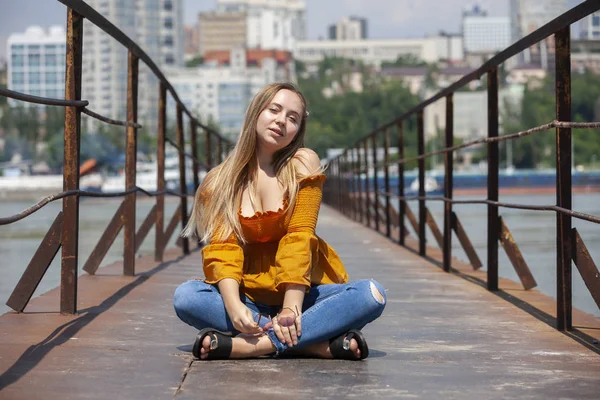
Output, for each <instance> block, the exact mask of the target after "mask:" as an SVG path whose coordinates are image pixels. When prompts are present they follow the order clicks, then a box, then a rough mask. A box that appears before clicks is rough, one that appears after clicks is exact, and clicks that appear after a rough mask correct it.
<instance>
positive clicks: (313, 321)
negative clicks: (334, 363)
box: [173, 279, 386, 355]
mask: <svg viewBox="0 0 600 400" xmlns="http://www.w3.org/2000/svg"><path fill="white" fill-rule="evenodd" d="M379 294H380V295H379ZM240 299H241V300H242V302H243V303H244V304H245V305H246V306H247V307H248V308H249V309H250V310H252V314H253V317H254V320H255V321H258V319H259V318H258V314H262V315H269V316H271V317H273V316H275V315H276V314H277V312H278V311H279V310H280V307H279V306H269V305H265V304H261V303H255V302H253V301H252V300H250V299H249V298H248V297H246V296H245V295H244V294H242V293H240ZM385 304H386V294H385V289H384V288H383V286H382V285H381V284H380V283H379V282H377V281H374V280H367V279H365V280H360V281H356V282H350V283H345V284H331V285H318V286H313V287H311V288H310V291H309V292H308V293H307V294H306V295H305V296H304V303H303V304H302V336H300V337H299V338H298V344H297V345H296V346H294V347H293V349H294V350H296V349H301V348H302V347H304V346H308V345H311V344H315V343H320V342H324V341H328V340H329V339H332V338H335V337H337V336H339V335H341V334H342V333H344V332H347V331H348V330H350V329H362V328H363V327H364V326H365V325H366V324H368V323H369V322H371V321H374V320H375V319H376V318H378V317H379V316H380V315H381V313H382V312H383V309H384V308H385ZM173 305H174V307H175V312H176V313H177V316H178V317H179V318H180V319H181V320H182V321H183V322H185V323H187V324H189V325H191V326H193V327H195V328H196V329H204V328H208V327H210V328H215V329H218V330H220V331H230V332H233V333H234V335H236V334H238V333H239V331H237V330H236V329H235V328H234V327H233V324H232V323H231V320H230V319H229V316H228V315H227V311H226V310H225V304H224V303H223V298H222V297H221V293H219V288H218V287H217V286H216V285H211V284H208V283H205V282H203V281H200V280H190V281H187V282H185V283H183V284H181V285H180V286H179V287H178V288H177V289H176V290H175V295H174V297H173ZM267 322H268V319H267V318H261V319H260V326H261V327H262V326H264V325H266V324H267ZM266 333H267V334H268V335H269V338H270V339H271V341H272V342H273V344H274V346H275V348H276V355H282V354H284V353H285V352H286V351H287V350H288V346H287V345H286V344H285V343H282V342H281V341H280V340H279V339H278V338H277V335H276V334H275V332H274V331H273V329H269V330H268V331H267V332H266Z"/></svg>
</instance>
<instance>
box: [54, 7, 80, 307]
mask: <svg viewBox="0 0 600 400" xmlns="http://www.w3.org/2000/svg"><path fill="white" fill-rule="evenodd" d="M82 36H83V17H82V16H81V15H79V14H78V13H77V12H75V11H74V10H73V9H71V8H69V9H68V11H67V43H66V45H67V51H66V57H65V68H66V70H65V100H69V101H71V100H81V72H82V67H81V62H82V46H83V37H82ZM64 126H65V131H64V166H63V190H64V191H68V190H78V189H79V143H80V133H81V131H80V128H81V111H80V109H78V108H77V107H66V108H65V124H64ZM62 211H63V214H64V216H63V218H64V220H63V232H62V237H61V242H62V255H61V258H62V259H61V272H60V282H61V284H60V288H61V290H60V312H61V314H75V312H76V311H77V260H78V247H79V246H78V241H79V196H70V197H65V198H64V199H63V210H62Z"/></svg>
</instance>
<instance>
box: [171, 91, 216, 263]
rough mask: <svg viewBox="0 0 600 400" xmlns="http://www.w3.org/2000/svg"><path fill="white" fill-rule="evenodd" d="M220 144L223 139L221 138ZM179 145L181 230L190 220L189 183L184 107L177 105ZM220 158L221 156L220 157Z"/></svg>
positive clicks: (186, 249)
mask: <svg viewBox="0 0 600 400" xmlns="http://www.w3.org/2000/svg"><path fill="white" fill-rule="evenodd" d="M219 143H221V139H220V138H219ZM177 145H178V146H179V152H178V154H179V191H180V192H181V193H182V194H183V196H182V197H181V200H180V201H181V207H180V211H181V218H180V219H181V229H182V230H183V228H185V225H186V224H187V220H188V215H187V212H188V209H187V183H186V180H185V154H184V150H185V140H184V133H183V107H182V105H181V104H179V103H177ZM219 147H220V144H219ZM219 157H220V156H219ZM189 253H190V241H189V239H188V238H183V254H189Z"/></svg>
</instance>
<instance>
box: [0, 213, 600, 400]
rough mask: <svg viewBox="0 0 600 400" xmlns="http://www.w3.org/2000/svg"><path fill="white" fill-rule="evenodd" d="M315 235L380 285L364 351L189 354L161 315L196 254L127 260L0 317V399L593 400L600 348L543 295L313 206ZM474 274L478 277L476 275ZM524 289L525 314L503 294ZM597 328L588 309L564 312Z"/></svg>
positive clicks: (170, 318)
mask: <svg viewBox="0 0 600 400" xmlns="http://www.w3.org/2000/svg"><path fill="white" fill-rule="evenodd" d="M318 233H319V234H320V235H321V236H323V237H324V238H325V239H326V240H327V241H328V242H330V243H331V244H332V245H333V246H334V248H336V250H337V251H338V252H339V253H340V255H341V257H342V259H343V260H344V261H345V263H346V265H347V268H348V270H349V273H350V276H351V279H362V278H374V279H377V280H379V281H380V282H382V283H383V284H384V286H385V287H386V289H387V296H388V304H387V307H386V309H385V311H384V314H383V316H382V317H381V319H379V320H378V321H376V322H375V323H374V324H372V325H369V326H367V327H366V328H365V332H366V335H367V337H368V341H369V346H370V348H371V357H369V358H368V359H367V360H365V361H363V362H350V361H336V360H316V359H279V360H273V359H258V360H236V361H213V362H201V361H198V360H193V357H192V356H191V354H190V350H191V344H192V341H193V338H194V335H195V330H194V329H193V328H191V327H188V326H186V325H184V324H183V323H181V322H180V321H179V320H178V319H177V317H176V316H175V314H174V312H173V307H172V302H171V301H172V295H173V292H174V290H175V288H176V287H177V285H179V284H180V283H181V282H183V281H185V280H186V279H189V278H191V277H197V276H201V275H202V272H201V268H200V266H199V265H200V258H201V255H200V252H199V251H195V252H193V253H192V255H190V256H188V257H185V258H183V257H180V256H179V254H180V250H171V251H169V252H167V254H166V257H165V259H166V262H165V263H163V264H160V265H159V264H157V263H155V262H154V261H153V260H152V258H151V257H143V258H141V259H138V262H137V270H138V271H140V273H139V274H138V276H136V277H125V276H122V275H121V271H122V266H121V265H120V264H115V265H112V266H110V267H107V268H102V269H100V270H99V271H98V275H96V276H84V277H82V278H81V279H80V282H79V310H80V312H79V314H78V315H76V316H61V315H60V314H58V312H57V310H58V304H59V301H58V295H59V293H58V290H53V291H50V292H48V293H46V294H45V295H42V296H40V297H38V298H36V299H34V300H32V302H31V303H30V305H29V306H28V308H27V309H26V313H24V314H20V315H19V314H16V313H7V314H5V315H3V316H0V374H1V376H0V388H1V389H0V398H2V399H30V400H31V399H110V398H112V399H168V398H173V397H175V398H177V399H197V398H220V399H228V398H231V399H238V398H244V399H247V400H249V399H262V400H264V399H281V398H286V399H290V398H293V399H299V398H310V399H321V398H322V399H330V398H347V397H353V398H367V397H370V398H404V397H406V398H422V399H431V398H444V399H453V398H480V399H494V398H540V399H542V398H565V399H566V398H571V399H598V396H599V393H600V355H599V354H598V349H597V348H596V349H594V348H593V347H594V346H593V345H591V346H584V345H583V344H581V343H580V342H578V337H572V336H571V335H566V334H563V333H560V332H558V331H556V330H554V329H553V328H552V327H551V326H549V325H548V323H547V322H546V320H547V319H548V315H547V314H546V313H549V314H551V313H552V311H551V310H552V306H551V304H550V303H549V302H547V299H546V298H545V297H544V296H542V295H540V294H539V293H538V292H536V291H528V292H524V291H522V290H520V289H518V286H517V285H513V284H511V283H510V282H506V281H501V283H500V286H501V287H504V288H506V290H504V291H502V292H500V293H499V294H494V293H490V292H488V291H487V290H486V289H485V288H484V287H483V286H482V285H481V284H478V282H479V277H478V275H477V274H480V275H481V273H470V272H467V271H468V270H467V269H464V267H465V266H464V265H463V264H461V263H459V262H456V263H453V265H456V266H457V267H458V269H459V271H458V272H455V273H453V274H446V273H443V272H442V271H441V270H440V268H439V267H438V266H437V265H436V262H435V258H436V257H437V256H439V252H436V251H434V250H432V251H430V252H429V253H430V254H431V257H432V260H426V259H422V258H419V257H418V256H417V255H416V254H415V252H413V251H410V250H408V249H405V248H401V247H398V246H396V245H395V244H394V243H392V242H390V241H389V240H388V239H386V238H385V237H383V236H382V235H379V234H378V233H376V232H374V231H372V230H369V229H367V228H365V227H363V226H362V225H360V224H358V223H356V222H353V221H350V220H347V219H345V218H343V217H342V216H340V215H339V214H338V213H337V212H335V211H333V210H332V209H330V208H328V207H323V209H322V212H321V218H320V220H319V227H318ZM481 276H482V275H481ZM513 296H516V297H527V300H528V301H530V302H532V303H533V304H534V305H535V307H536V309H537V311H536V310H534V312H533V314H534V315H532V313H531V312H527V311H526V310H525V309H526V308H527V307H525V306H522V305H521V306H519V301H518V300H516V304H517V305H515V304H513V303H511V302H508V301H506V300H505V298H513ZM574 320H575V321H576V325H577V324H579V325H581V324H583V325H585V326H586V328H587V329H586V330H585V332H586V333H587V334H589V335H598V333H599V332H600V319H599V318H595V317H592V316H588V315H584V314H581V313H575V315H574Z"/></svg>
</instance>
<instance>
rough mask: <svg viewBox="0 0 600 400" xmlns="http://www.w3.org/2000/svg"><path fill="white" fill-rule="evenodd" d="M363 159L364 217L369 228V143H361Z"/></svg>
mask: <svg viewBox="0 0 600 400" xmlns="http://www.w3.org/2000/svg"><path fill="white" fill-rule="evenodd" d="M363 148H364V151H363V157H364V159H365V215H366V217H367V224H366V225H367V226H368V227H371V204H370V203H371V201H370V193H369V156H368V154H369V141H368V140H367V139H365V141H364V142H363Z"/></svg>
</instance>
